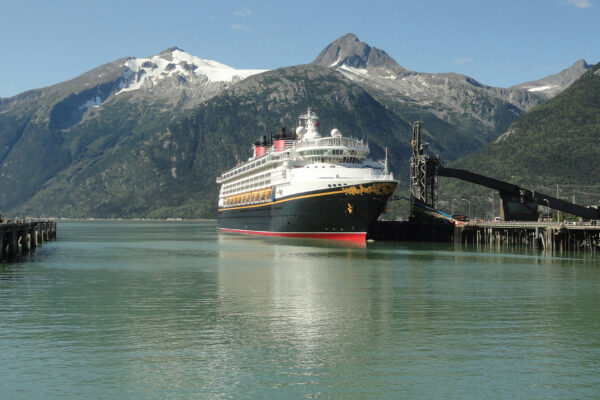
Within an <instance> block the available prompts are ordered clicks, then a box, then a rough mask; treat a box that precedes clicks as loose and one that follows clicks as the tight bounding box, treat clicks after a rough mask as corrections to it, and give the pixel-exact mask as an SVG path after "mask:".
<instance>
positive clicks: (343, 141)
mask: <svg viewBox="0 0 600 400" xmlns="http://www.w3.org/2000/svg"><path fill="white" fill-rule="evenodd" d="M335 146H340V147H351V148H356V149H363V150H368V149H369V145H368V144H366V143H364V142H363V141H362V140H359V139H354V138H345V137H328V138H319V139H311V140H300V141H297V142H296V144H295V147H296V148H302V147H335Z"/></svg>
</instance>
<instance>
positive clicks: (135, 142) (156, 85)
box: [0, 48, 263, 216]
mask: <svg viewBox="0 0 600 400" xmlns="http://www.w3.org/2000/svg"><path fill="white" fill-rule="evenodd" d="M261 72H263V71H261V70H236V69H234V68H231V67H228V66H226V65H223V64H220V63H218V62H215V61H210V60H202V59H200V58H197V57H194V56H191V55H189V54H187V53H185V52H184V51H182V50H180V49H178V48H171V49H168V50H166V51H163V52H161V53H160V54H158V55H156V56H152V57H149V58H144V59H136V58H123V59H119V60H116V61H114V62H112V63H108V64H105V65H102V66H100V67H98V68H95V69H93V70H91V71H89V72H86V73H84V74H83V75H81V76H79V77H77V78H75V79H72V80H70V81H67V82H63V83H60V84H57V85H53V86H50V87H47V88H42V89H36V90H31V91H28V92H25V93H22V94H20V95H17V96H14V97H11V98H8V99H0V171H1V172H0V208H2V210H3V211H4V210H13V209H14V208H15V207H19V206H20V205H21V204H22V203H23V202H24V201H25V200H27V199H30V198H31V197H32V196H35V195H38V196H39V195H40V190H42V191H43V189H45V188H48V187H49V185H51V183H52V182H54V181H56V180H57V179H62V178H63V177H65V178H64V179H66V183H65V184H64V188H65V190H67V191H69V190H71V187H72V184H73V181H72V179H73V173H74V172H75V171H79V170H87V169H86V168H85V166H87V165H88V164H91V165H101V164H102V160H104V163H110V162H111V161H108V159H107V157H108V155H109V154H112V153H119V149H121V148H123V147H124V148H131V149H132V150H133V149H135V148H136V147H138V146H139V144H140V142H142V141H143V140H145V138H147V137H148V136H151V135H153V134H156V133H157V132H164V130H165V129H166V127H167V124H168V123H169V122H170V121H172V120H173V119H176V118H178V117H180V116H182V115H184V114H185V113H187V112H189V111H190V109H192V108H193V107H194V106H196V105H197V104H199V103H200V102H202V101H205V100H206V99H208V98H210V97H212V96H214V95H216V94H217V93H219V92H221V91H223V90H225V89H226V88H228V87H230V86H231V85H234V84H235V83H237V82H239V81H241V80H242V79H244V78H246V77H248V76H250V75H253V74H257V73H261ZM125 143H127V144H128V145H127V146H124V144H125ZM113 161H114V160H113ZM139 184H143V182H140V183H139ZM123 190H124V191H127V190H129V189H128V188H123ZM90 194H96V193H92V192H90ZM97 195H105V194H103V193H97ZM68 206H69V201H66V202H65V207H68ZM71 207H74V206H73V205H71ZM43 209H44V206H42V207H41V209H40V211H36V212H38V213H39V212H41V210H43ZM32 212H33V211H32ZM93 214H94V212H91V215H93ZM55 215H80V216H83V215H85V214H82V213H81V212H80V213H76V214H73V213H72V212H71V211H69V209H65V210H63V211H62V213H61V214H55Z"/></svg>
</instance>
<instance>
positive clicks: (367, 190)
mask: <svg viewBox="0 0 600 400" xmlns="http://www.w3.org/2000/svg"><path fill="white" fill-rule="evenodd" d="M394 189H396V184H395V183H390V182H385V183H372V184H370V185H367V186H363V185H358V187H357V186H350V187H346V188H342V191H343V192H344V193H345V194H349V195H351V196H355V195H357V194H375V195H379V196H390V195H391V194H392V193H394Z"/></svg>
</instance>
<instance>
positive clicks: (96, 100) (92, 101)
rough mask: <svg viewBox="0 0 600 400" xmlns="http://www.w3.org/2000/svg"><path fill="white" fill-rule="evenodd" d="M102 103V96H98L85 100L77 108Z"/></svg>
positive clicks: (96, 105) (98, 105)
mask: <svg viewBox="0 0 600 400" xmlns="http://www.w3.org/2000/svg"><path fill="white" fill-rule="evenodd" d="M101 105H102V98H101V97H100V96H96V97H93V98H91V99H89V100H88V101H86V102H85V103H84V104H82V105H80V106H79V109H80V110H82V109H84V108H86V109H87V108H90V107H100V106H101Z"/></svg>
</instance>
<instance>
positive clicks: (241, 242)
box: [218, 235, 382, 364]
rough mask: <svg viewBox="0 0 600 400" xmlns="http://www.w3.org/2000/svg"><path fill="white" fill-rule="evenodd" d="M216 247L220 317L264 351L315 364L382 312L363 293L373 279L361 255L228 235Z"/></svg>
mask: <svg viewBox="0 0 600 400" xmlns="http://www.w3.org/2000/svg"><path fill="white" fill-rule="evenodd" d="M218 241H219V246H220V248H221V251H220V252H219V278H218V282H219V297H220V299H221V300H220V304H221V307H222V308H223V309H222V311H221V312H220V315H226V316H235V318H234V320H233V319H232V320H230V321H229V323H232V324H233V323H234V324H235V325H236V327H235V329H236V330H237V331H245V332H261V335H262V338H261V339H260V340H261V342H263V343H268V346H271V347H279V346H281V347H282V348H283V347H285V348H286V349H287V351H288V352H289V348H290V347H292V348H293V349H294V353H295V355H296V356H297V357H298V359H299V360H300V362H305V363H309V364H310V363H311V362H317V360H318V359H319V357H320V355H319V353H320V352H322V351H328V346H331V343H336V345H339V346H341V347H344V345H343V343H344V337H345V336H346V335H353V334H354V333H355V332H356V331H357V330H361V329H366V328H365V326H364V324H368V321H369V319H370V318H371V316H370V315H369V313H371V312H372V311H373V309H374V308H377V307H380V306H382V304H381V301H382V299H381V298H379V297H373V296H371V293H370V291H369V290H365V282H368V281H372V279H373V276H369V272H368V271H367V269H365V268H364V265H365V259H366V258H367V253H368V252H367V251H366V250H364V249H356V248H350V247H333V248H332V247H331V246H319V245H316V244H318V243H319V241H314V240H313V241H311V240H307V241H302V240H295V239H292V240H290V239H288V240H283V239H282V240H281V242H280V243H279V242H274V241H273V240H272V238H270V239H265V238H260V237H251V236H233V235H219V239H218ZM307 243H310V244H311V245H308V244H307ZM375 303H377V304H375ZM231 328H233V326H232V327H231ZM340 343H342V344H341V345H340Z"/></svg>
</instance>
